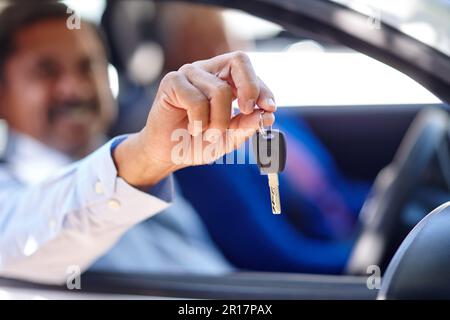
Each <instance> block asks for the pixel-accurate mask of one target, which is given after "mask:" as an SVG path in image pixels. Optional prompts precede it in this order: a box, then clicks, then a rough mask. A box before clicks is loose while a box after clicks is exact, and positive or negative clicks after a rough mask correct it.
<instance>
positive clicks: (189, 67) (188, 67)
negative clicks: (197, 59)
mask: <svg viewBox="0 0 450 320" xmlns="http://www.w3.org/2000/svg"><path fill="white" fill-rule="evenodd" d="M195 69H196V67H195V66H194V65H193V64H192V63H186V64H184V65H182V66H181V67H180V69H178V70H179V71H180V72H183V73H185V74H190V73H192V72H193V71H194V70H195Z"/></svg>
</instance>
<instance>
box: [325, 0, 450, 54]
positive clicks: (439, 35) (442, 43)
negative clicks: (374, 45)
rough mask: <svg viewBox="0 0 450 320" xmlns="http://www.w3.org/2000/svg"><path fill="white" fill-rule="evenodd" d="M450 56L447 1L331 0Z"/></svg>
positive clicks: (448, 3)
mask: <svg viewBox="0 0 450 320" xmlns="http://www.w3.org/2000/svg"><path fill="white" fill-rule="evenodd" d="M331 1H333V2H336V3H339V4H342V5H345V6H347V7H349V8H351V9H353V10H355V11H358V12H361V13H363V14H366V15H367V16H368V17H369V18H370V19H371V22H372V23H374V25H375V27H376V26H377V23H378V24H379V21H382V22H383V23H386V24H389V25H391V26H393V27H395V28H397V29H398V30H400V31H402V32H403V33H405V34H408V35H410V36H411V37H413V38H415V39H417V40H419V41H421V42H423V43H426V44H428V45H430V46H432V47H433V48H435V49H437V50H439V51H441V52H443V53H445V54H446V55H450V0H395V1H392V0H331Z"/></svg>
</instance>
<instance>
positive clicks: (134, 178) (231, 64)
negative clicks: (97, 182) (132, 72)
mask: <svg viewBox="0 0 450 320" xmlns="http://www.w3.org/2000/svg"><path fill="white" fill-rule="evenodd" d="M235 99H237V100H238V105H239V109H240V111H241V112H240V113H239V114H238V115H235V116H234V115H233V114H232V102H233V100H235ZM275 109H276V106H275V102H274V97H273V94H272V93H271V91H270V90H269V89H268V88H267V86H266V85H265V84H264V83H263V82H262V81H261V79H259V78H258V77H257V76H256V74H255V71H254V70H253V68H252V66H251V63H250V60H249V58H248V57H247V56H246V55H245V54H244V53H241V52H233V53H228V54H224V55H220V56H217V57H214V58H211V59H208V60H203V61H198V62H194V63H192V64H188V65H184V66H183V67H181V68H180V69H179V70H178V71H176V72H171V73H169V74H167V75H166V76H165V77H164V78H163V80H162V81H161V84H160V87H159V89H158V93H157V95H156V98H155V100H154V103H153V106H152V108H151V110H150V113H149V116H148V119H147V124H146V126H145V127H144V128H143V129H142V130H141V131H140V132H139V133H137V134H135V135H131V136H129V137H128V138H127V139H126V140H125V141H124V142H122V143H121V144H119V146H118V147H117V148H116V149H115V150H114V153H113V157H114V161H115V163H116V166H117V169H118V174H119V176H121V177H122V178H124V179H125V180H126V181H127V182H128V183H130V184H131V185H134V186H138V187H140V186H142V187H149V186H152V185H154V184H156V183H157V182H158V181H160V180H161V179H163V178H164V177H166V176H167V175H169V174H170V173H172V172H174V171H175V170H178V169H180V168H182V167H184V166H187V165H194V164H195V165H196V164H202V163H194V162H192V163H188V164H187V165H186V164H185V165H183V166H181V165H177V164H175V163H174V162H173V161H172V159H171V152H172V148H173V147H174V146H175V144H176V142H173V141H172V139H171V135H172V133H173V132H174V130H177V129H187V130H189V133H190V134H191V135H192V143H191V145H194V143H193V141H194V136H197V135H198V134H201V133H202V132H204V131H205V130H207V129H210V128H212V129H217V130H218V131H220V132H221V133H223V134H225V130H226V129H243V130H241V131H240V132H241V133H242V132H246V134H245V135H236V136H234V137H231V139H232V140H233V141H234V145H233V147H234V148H235V149H236V148H238V147H239V146H240V145H241V144H242V143H243V142H244V141H245V140H246V139H247V138H249V137H250V136H252V135H253V133H254V132H255V131H256V130H257V129H258V126H259V121H260V114H261V110H263V111H265V113H264V117H263V121H264V124H265V125H271V124H272V123H273V121H274V116H273V112H274V111H275ZM196 122H197V123H198V122H201V124H202V125H201V127H200V128H198V126H196V125H195V123H196ZM229 151H232V150H226V149H223V150H221V152H219V153H218V154H217V158H219V157H220V156H221V155H223V154H225V153H226V152H229ZM208 160H211V159H208ZM205 163H206V162H205Z"/></svg>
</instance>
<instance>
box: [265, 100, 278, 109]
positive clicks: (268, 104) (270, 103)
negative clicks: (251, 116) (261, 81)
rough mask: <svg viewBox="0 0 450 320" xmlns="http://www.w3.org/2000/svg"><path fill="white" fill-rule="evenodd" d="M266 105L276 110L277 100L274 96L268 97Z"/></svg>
mask: <svg viewBox="0 0 450 320" xmlns="http://www.w3.org/2000/svg"><path fill="white" fill-rule="evenodd" d="M266 105H267V106H268V107H272V108H273V109H274V110H275V109H276V107H277V106H276V105H275V101H274V100H273V99H272V98H267V99H266Z"/></svg>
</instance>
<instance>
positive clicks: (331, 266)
mask: <svg viewBox="0 0 450 320" xmlns="http://www.w3.org/2000/svg"><path fill="white" fill-rule="evenodd" d="M276 127H279V128H281V129H282V130H283V131H284V132H285V133H286V136H287V140H288V163H287V166H286V170H285V171H284V172H283V173H282V174H281V175H280V192H281V197H282V209H283V214H282V215H273V214H272V213H271V208H270V199H269V192H268V187H267V178H266V177H264V176H261V175H260V174H259V171H258V169H257V167H256V166H255V165H249V164H232V165H223V164H212V165H207V166H201V167H191V168H187V169H184V170H181V171H180V172H178V173H177V174H176V176H177V179H178V182H179V183H180V186H181V189H182V192H183V194H184V196H185V197H186V198H187V199H188V200H189V201H190V202H191V203H192V205H193V206H194V208H195V209H196V210H197V211H198V213H199V215H200V216H201V218H202V220H203V221H204V222H205V224H206V226H207V228H208V230H209V232H210V233H211V236H212V238H213V240H214V241H215V242H216V243H217V245H218V246H219V247H220V248H221V250H222V251H223V253H224V254H225V256H226V257H227V258H228V259H229V260H230V262H232V263H233V264H234V265H236V266H237V267H239V268H243V269H249V270H259V271H278V272H307V273H308V272H310V273H327V274H337V273H341V272H342V270H343V268H344V266H345V264H346V262H347V259H348V256H349V254H350V251H351V248H352V245H353V239H352V231H353V230H352V227H353V226H354V223H355V221H356V219H357V215H358V213H359V210H360V208H361V206H362V203H363V201H364V199H365V197H366V195H367V192H368V190H369V187H370V185H369V183H359V182H351V181H348V180H347V179H345V178H344V177H343V176H342V175H341V174H340V172H339V170H338V168H337V167H336V166H335V164H334V162H333V159H332V158H331V156H330V155H329V154H328V152H327V151H326V150H325V148H324V147H323V146H322V144H321V143H320V141H319V140H318V139H317V138H316V137H315V136H314V134H313V133H312V132H311V131H310V130H309V128H308V127H307V125H306V124H305V123H304V122H303V121H302V119H301V117H300V116H299V115H298V114H297V113H296V112H295V111H294V110H289V111H282V110H280V111H279V112H278V113H277V121H276ZM296 157H297V158H296ZM311 168H312V169H313V170H311ZM314 170H315V171H317V172H316V175H315V176H314V175H313V174H312V173H311V171H314ZM317 177H319V178H320V179H318V178H317ZM322 180H324V181H322ZM318 188H319V189H320V188H322V189H323V188H325V189H323V190H322V189H320V190H319V189H318ZM318 197H319V198H318Z"/></svg>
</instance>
